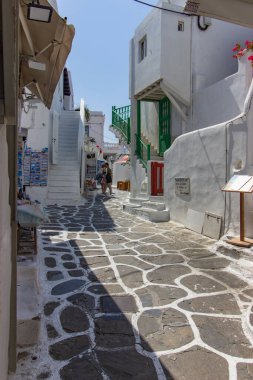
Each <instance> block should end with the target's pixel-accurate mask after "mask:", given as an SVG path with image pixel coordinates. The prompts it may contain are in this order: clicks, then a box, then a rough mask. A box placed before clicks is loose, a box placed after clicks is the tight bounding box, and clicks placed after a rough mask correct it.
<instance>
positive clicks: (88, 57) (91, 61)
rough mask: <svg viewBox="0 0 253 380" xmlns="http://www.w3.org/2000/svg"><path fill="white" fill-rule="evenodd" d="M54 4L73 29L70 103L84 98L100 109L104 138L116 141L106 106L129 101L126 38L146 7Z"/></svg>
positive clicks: (93, 0) (96, 1)
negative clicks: (72, 96)
mask: <svg viewBox="0 0 253 380" xmlns="http://www.w3.org/2000/svg"><path fill="white" fill-rule="evenodd" d="M147 2H149V3H150V4H156V3H157V1H155V0H147ZM58 10H59V14H60V15H61V16H62V17H65V16H66V17H67V18H68V23H69V24H74V26H75V29H76V35H75V39H74V42H73V46H72V50H71V53H70V55H69V58H68V61H67V67H68V69H70V71H71V75H72V81H73V87H74V96H75V104H76V105H79V103H80V99H81V98H84V100H85V102H86V104H87V106H88V107H89V109H91V110H94V111H95V110H96V111H103V112H104V113H105V115H106V120H105V129H104V130H105V133H104V134H105V136H104V138H105V141H107V142H115V141H117V140H116V139H115V136H114V134H112V133H111V132H110V131H109V130H108V126H109V125H110V123H111V107H112V106H113V105H116V106H117V107H121V106H125V105H127V104H129V99H128V83H129V77H128V72H129V41H130V39H131V37H132V36H133V34H134V30H135V28H136V27H137V26H138V25H139V23H140V22H141V21H142V20H143V19H144V17H145V16H146V15H147V14H148V13H149V12H150V11H151V8H150V7H148V6H145V5H142V4H139V3H137V2H135V1H133V0H72V1H71V0H58Z"/></svg>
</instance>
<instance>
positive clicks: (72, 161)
mask: <svg viewBox="0 0 253 380" xmlns="http://www.w3.org/2000/svg"><path fill="white" fill-rule="evenodd" d="M65 163H66V164H67V163H68V165H70V166H71V165H78V161H77V160H74V159H69V158H67V157H64V158H62V159H61V164H65ZM62 166H63V165H62Z"/></svg>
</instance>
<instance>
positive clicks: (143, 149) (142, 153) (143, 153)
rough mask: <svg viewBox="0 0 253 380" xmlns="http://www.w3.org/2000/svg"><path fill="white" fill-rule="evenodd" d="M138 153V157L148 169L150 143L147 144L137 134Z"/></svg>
mask: <svg viewBox="0 0 253 380" xmlns="http://www.w3.org/2000/svg"><path fill="white" fill-rule="evenodd" d="M135 136H136V155H137V157H138V159H139V160H140V161H141V162H142V164H143V165H144V166H145V168H146V169H147V165H148V161H150V144H145V143H144V142H143V141H142V139H141V138H140V137H139V136H138V135H137V134H136V135H135Z"/></svg>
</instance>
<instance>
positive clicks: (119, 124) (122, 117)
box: [112, 106, 131, 144]
mask: <svg viewBox="0 0 253 380" xmlns="http://www.w3.org/2000/svg"><path fill="white" fill-rule="evenodd" d="M130 116H131V106H125V107H120V108H116V107H115V106H113V107H112V126H113V128H115V129H116V130H117V131H118V132H119V133H120V134H121V135H122V138H123V139H124V140H125V141H126V142H127V144H130Z"/></svg>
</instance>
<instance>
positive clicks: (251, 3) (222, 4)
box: [184, 0, 253, 28]
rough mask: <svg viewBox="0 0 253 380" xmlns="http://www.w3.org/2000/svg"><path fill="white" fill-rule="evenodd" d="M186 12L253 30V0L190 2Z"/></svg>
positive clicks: (187, 4) (190, 0) (191, 0)
mask: <svg viewBox="0 0 253 380" xmlns="http://www.w3.org/2000/svg"><path fill="white" fill-rule="evenodd" d="M184 10H185V12H187V13H191V14H196V15H203V16H209V17H213V18H217V19H220V20H223V21H227V22H231V23H235V24H240V25H243V26H247V27H250V28H253V16H252V15H253V0H189V1H187V3H186V6H185V9H184Z"/></svg>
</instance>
